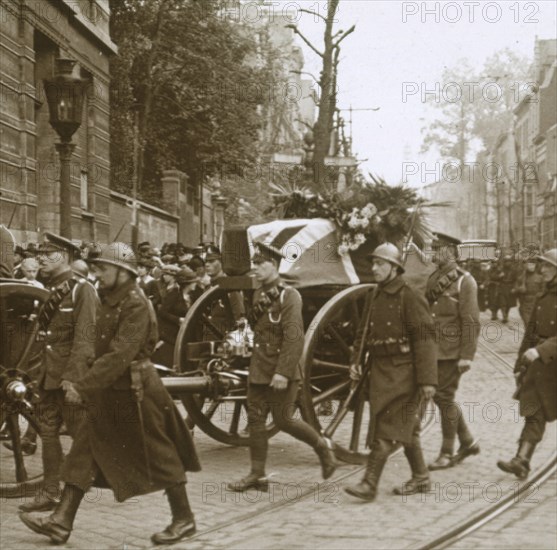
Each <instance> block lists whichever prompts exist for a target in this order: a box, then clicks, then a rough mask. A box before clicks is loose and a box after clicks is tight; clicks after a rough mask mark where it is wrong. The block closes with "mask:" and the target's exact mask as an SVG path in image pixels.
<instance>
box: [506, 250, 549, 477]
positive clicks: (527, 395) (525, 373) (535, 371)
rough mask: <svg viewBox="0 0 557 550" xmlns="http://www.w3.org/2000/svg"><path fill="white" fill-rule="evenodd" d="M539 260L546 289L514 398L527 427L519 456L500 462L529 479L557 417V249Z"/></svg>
mask: <svg viewBox="0 0 557 550" xmlns="http://www.w3.org/2000/svg"><path fill="white" fill-rule="evenodd" d="M538 261H539V262H540V264H541V266H540V271H541V274H542V277H543V280H544V282H545V290H544V291H543V293H542V294H541V295H540V296H539V297H538V299H537V300H536V303H535V304H534V308H533V311H532V316H531V317H530V321H529V322H528V325H527V326H526V333H525V334H524V339H523V340H522V344H521V345H520V349H519V351H518V359H517V361H516V365H515V368H514V372H515V377H516V382H517V386H518V390H517V393H516V394H515V396H516V397H517V398H518V400H519V402H520V415H521V416H524V417H525V424H524V428H523V429H522V433H521V434H520V440H519V444H518V451H517V453H516V456H515V457H514V458H512V459H511V460H509V461H504V460H500V461H499V462H497V466H498V467H499V468H500V469H501V470H503V471H504V472H509V473H511V474H514V475H515V476H516V477H517V478H518V479H526V478H527V477H528V473H529V472H530V460H531V458H532V455H533V454H534V450H535V448H536V445H537V444H538V443H539V442H540V441H541V440H542V438H543V434H544V431H545V425H546V424H547V423H548V422H553V421H554V420H555V419H556V418H557V248H554V249H552V250H548V251H547V252H546V253H545V254H542V255H541V256H538Z"/></svg>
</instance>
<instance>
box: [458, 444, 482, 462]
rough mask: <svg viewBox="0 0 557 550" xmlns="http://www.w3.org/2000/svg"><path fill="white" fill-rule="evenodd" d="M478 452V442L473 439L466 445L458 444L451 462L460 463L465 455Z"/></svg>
mask: <svg viewBox="0 0 557 550" xmlns="http://www.w3.org/2000/svg"><path fill="white" fill-rule="evenodd" d="M478 454H480V443H479V440H478V439H474V441H472V443H470V444H468V445H460V447H459V449H458V451H457V452H456V454H455V455H454V456H453V464H460V463H461V462H462V461H463V460H464V459H465V458H466V457H468V456H472V455H478Z"/></svg>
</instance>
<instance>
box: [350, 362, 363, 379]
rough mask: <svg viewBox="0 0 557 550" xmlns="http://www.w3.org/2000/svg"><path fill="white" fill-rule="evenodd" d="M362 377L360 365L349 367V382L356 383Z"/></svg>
mask: <svg viewBox="0 0 557 550" xmlns="http://www.w3.org/2000/svg"><path fill="white" fill-rule="evenodd" d="M361 377H362V365H360V364H359V363H358V364H352V365H350V380H352V382H358V380H359V379H360V378H361Z"/></svg>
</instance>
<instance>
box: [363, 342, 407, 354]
mask: <svg viewBox="0 0 557 550" xmlns="http://www.w3.org/2000/svg"><path fill="white" fill-rule="evenodd" d="M369 351H370V353H371V355H372V356H373V357H387V356H392V355H409V354H410V342H408V340H407V339H406V338H403V339H400V340H395V339H389V340H372V341H371V342H370V344H369Z"/></svg>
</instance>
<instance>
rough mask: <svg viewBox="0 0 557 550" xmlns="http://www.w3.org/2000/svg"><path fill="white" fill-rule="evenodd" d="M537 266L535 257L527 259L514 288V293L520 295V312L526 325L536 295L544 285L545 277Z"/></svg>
mask: <svg viewBox="0 0 557 550" xmlns="http://www.w3.org/2000/svg"><path fill="white" fill-rule="evenodd" d="M537 268H538V265H537V262H536V260H535V259H529V260H527V261H526V265H525V266H524V271H523V273H522V274H521V275H520V276H519V277H518V279H517V281H516V286H515V288H514V293H515V294H516V295H517V296H518V303H519V305H518V312H519V313H520V317H521V318H522V321H523V322H524V325H527V324H528V321H529V319H530V316H531V315H532V311H533V309H534V303H535V302H536V297H537V296H538V294H539V293H540V292H542V290H543V287H544V281H543V277H542V275H541V273H540V272H539V270H538V269H537Z"/></svg>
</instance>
